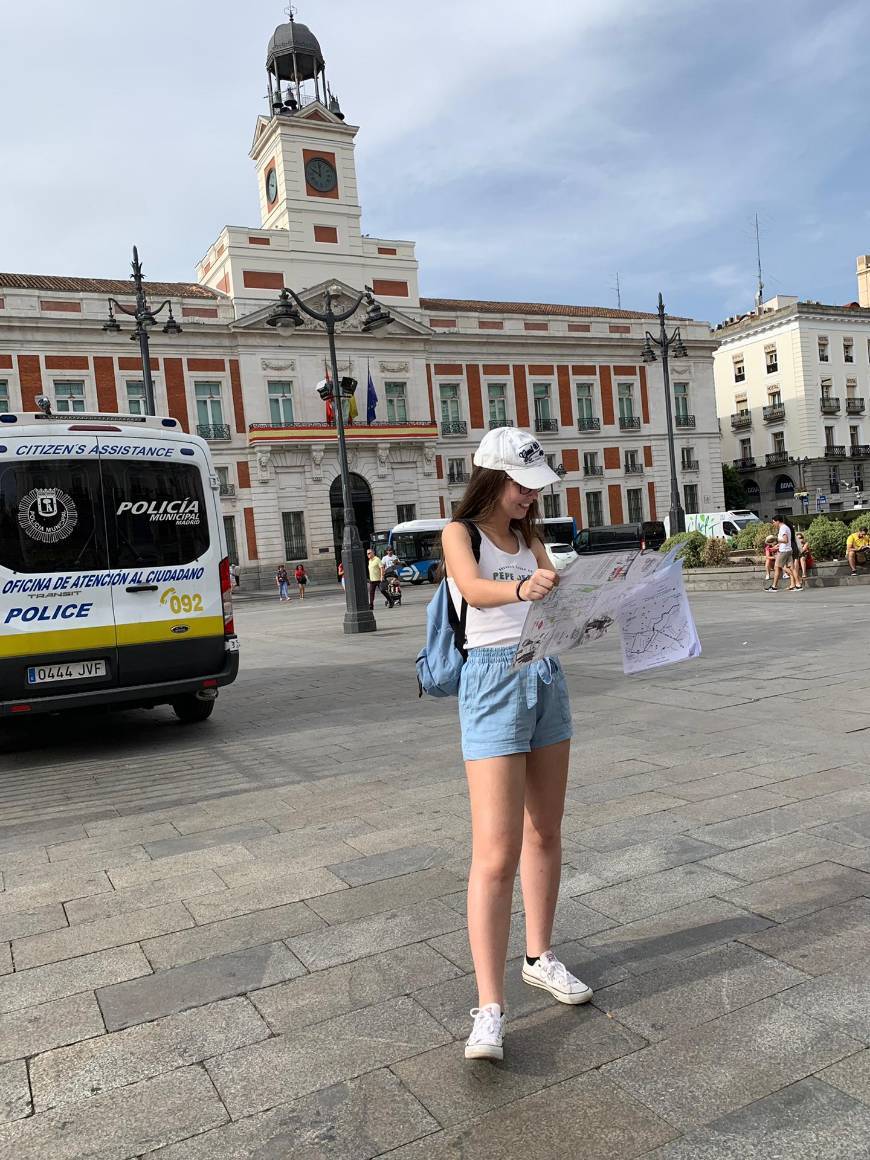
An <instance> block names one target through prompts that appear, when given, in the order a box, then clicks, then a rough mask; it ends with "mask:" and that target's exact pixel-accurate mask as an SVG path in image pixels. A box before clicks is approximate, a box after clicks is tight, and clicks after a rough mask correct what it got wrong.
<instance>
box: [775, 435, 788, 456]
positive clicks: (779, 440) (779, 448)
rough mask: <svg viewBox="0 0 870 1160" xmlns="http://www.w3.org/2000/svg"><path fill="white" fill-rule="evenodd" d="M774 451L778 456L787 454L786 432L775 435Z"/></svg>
mask: <svg viewBox="0 0 870 1160" xmlns="http://www.w3.org/2000/svg"><path fill="white" fill-rule="evenodd" d="M773 450H774V451H775V452H776V453H777V454H783V453H784V452H785V434H784V432H782V431H777V433H776V434H775V435H774V437H773Z"/></svg>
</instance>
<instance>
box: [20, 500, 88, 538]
mask: <svg viewBox="0 0 870 1160" xmlns="http://www.w3.org/2000/svg"><path fill="white" fill-rule="evenodd" d="M78 522H79V517H78V512H77V511H76V505H75V504H74V503H73V501H72V497H71V496H68V495H67V493H66V492H65V491H61V490H60V488H59V487H35V488H34V489H33V490H32V491H29V492H28V493H27V495H25V496H24V498H23V499H22V500H21V502H20V503H19V505H18V523H19V526H20V527H21V528H22V529H23V531H24V533H25V535H28V536H30V538H31V539H32V540H38V541H39V542H40V543H41V544H57V543H60V541H61V540H65V539H66V538H67V537H68V536H70V535H72V533H73V530H74V529H75V526H76V524H77V523H78Z"/></svg>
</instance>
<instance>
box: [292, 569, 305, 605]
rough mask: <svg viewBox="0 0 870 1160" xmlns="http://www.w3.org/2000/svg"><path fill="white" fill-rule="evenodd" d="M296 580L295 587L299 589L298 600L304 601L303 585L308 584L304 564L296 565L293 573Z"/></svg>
mask: <svg viewBox="0 0 870 1160" xmlns="http://www.w3.org/2000/svg"><path fill="white" fill-rule="evenodd" d="M293 576H294V579H295V580H296V587H297V588H298V589H299V599H300V600H304V599H305V585H306V584H307V583H308V574H307V573H306V571H305V566H304V564H297V565H296V570H295V571H294V573H293Z"/></svg>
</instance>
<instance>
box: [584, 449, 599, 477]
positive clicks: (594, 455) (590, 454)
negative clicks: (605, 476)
mask: <svg viewBox="0 0 870 1160" xmlns="http://www.w3.org/2000/svg"><path fill="white" fill-rule="evenodd" d="M583 474H584V475H601V468H600V467H599V466H598V452H597V451H584V452H583Z"/></svg>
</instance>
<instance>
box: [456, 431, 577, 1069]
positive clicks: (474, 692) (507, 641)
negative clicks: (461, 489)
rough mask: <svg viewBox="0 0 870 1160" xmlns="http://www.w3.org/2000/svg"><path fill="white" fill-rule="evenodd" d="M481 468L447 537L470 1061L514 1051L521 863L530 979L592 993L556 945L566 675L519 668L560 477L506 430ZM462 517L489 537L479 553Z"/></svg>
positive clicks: (568, 991)
mask: <svg viewBox="0 0 870 1160" xmlns="http://www.w3.org/2000/svg"><path fill="white" fill-rule="evenodd" d="M474 465H475V466H474V470H473V471H472V475H471V480H470V481H469V483H468V486H467V487H466V490H465V494H464V495H463V497H462V499H461V500H460V502H459V506H458V508H457V510H456V512H455V518H454V521H453V522H451V523H449V524H448V525H447V526H446V527H445V529H444V532H443V534H442V544H443V548H444V560H445V566H446V572H447V578H448V585H449V589H450V593H451V598H452V599H453V601H454V605H455V606H456V609H457V614H458V615H459V616H460V617H461V615H462V602H463V601H465V602H466V603H467V613H466V617H467V619H466V645H467V649H468V659H467V661H466V662H465V665H464V666H463V668H462V675H461V680H460V687H459V720H460V725H461V730H462V753H463V757H464V759H465V769H466V776H467V779H468V790H469V797H470V801H471V826H472V860H471V871H470V874H469V879H468V933H469V939H470V942H471V953H472V958H473V960H474V972H475V976H476V979H477V990H478V1005H477V1007H474V1008H472V1011H471V1015H472V1017H473V1019H474V1026H473V1028H472V1032H471V1035H470V1036H469V1039H468V1042H467V1043H466V1045H465V1056H466V1058H468V1059H502V1058H503V1054H504V1050H503V1037H504V1025H505V1011H504V973H505V959H506V955H507V945H508V935H509V932H510V920H511V895H512V891H513V882H514V878H515V875H516V871H517V866H519V870H520V880H521V883H522V891H523V902H524V906H525V914H526V957H525V961H524V963H523V967H522V977H523V979H524V981H525V982H526V983H528V984H529V985H530V986H533V987H540V988H542V989H543V990H545V991H548V992H549V993H550V994H551V995H552V996H553V997H554V998H555V999H557V1000H558V1001H559V1002H560V1003H570V1004H575V1003H585V1002H587V1001H588V1000H589V999H590V998H591V997H592V991H591V989H590V988H589V987H587V986H586V984H585V983H582V982H581V981H580V980H579V979H577V978H575V977H574V975H572V974H571V972H570V971H569V970H568V968H567V967H566V966H565V965H564V964H563V963H561V962H559V960H558V959H557V958H556V956H555V955H554V953H553V951H552V949H551V946H550V943H551V941H552V932H553V917H554V913H555V908H556V898H557V895H558V893H559V881H560V874H561V864H562V847H561V824H562V814H563V811H564V802H565V788H566V784H567V777H568V756H569V749H570V738H571V733H572V729H571V707H570V705H569V702H568V692H567V689H566V686H565V678H564V675H563V672H562V667H561V665H560V663H559V661H558V660H556V659H555V658H546V659H544V660H540V661H537V662H535V663H533V664H531V665H528V666H526V667H523V668H521V669H519V670H516V671H515V670H514V669H513V663H514V658H515V656H516V651H517V645H518V644H519V641H520V635H521V632H522V627H523V623H524V621H525V619H526V613H527V610H528V602H529V601H535V600H541V599H543V597H545V596H546V595H547V594H548V593H549V592H550V591H551V590H552V588H553V586H554V585H556V584H557V583H558V576H557V574H556V573H555V572H554V571H553V567H552V564H551V562H550V559H549V557H548V555H547V552H546V550H545V548H544V544H543V541H542V540H541V538H540V536H539V535H538V531H537V526H538V503H537V501H538V496H539V494H540V491H541V489H542V488H544V487H546V486H548V485H549V484H551V483H556V482H557V480H558V476H557V475H556V473H555V472H554V471H552V470H551V469H550V468H549V467H548V466H547V462H546V457H545V454H544V450H543V448H542V447H541V445H540V443H538V441H537V440H536V439H535V438H534V436H532V435H530V434H529V433H528V432H526V431H519V430H515V429H513V428H507V427H503V428H497V429H496V430H493V431H490V432H489V433H488V434H487V435H485V436H484V438H483V440H482V441H481V443H480V446H479V447H478V449H477V451H476V453H475V455H474ZM464 521H470V522H471V524H472V526H473V527H475V528H476V529H477V530H478V531H479V533H480V549H479V561H478V560H477V559H476V558H475V550H474V547H473V546H472V537H471V534H470V531H469V528H468V526H467V525H466V523H465V522H464Z"/></svg>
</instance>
